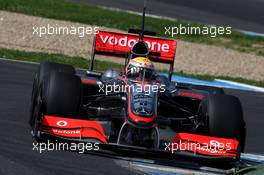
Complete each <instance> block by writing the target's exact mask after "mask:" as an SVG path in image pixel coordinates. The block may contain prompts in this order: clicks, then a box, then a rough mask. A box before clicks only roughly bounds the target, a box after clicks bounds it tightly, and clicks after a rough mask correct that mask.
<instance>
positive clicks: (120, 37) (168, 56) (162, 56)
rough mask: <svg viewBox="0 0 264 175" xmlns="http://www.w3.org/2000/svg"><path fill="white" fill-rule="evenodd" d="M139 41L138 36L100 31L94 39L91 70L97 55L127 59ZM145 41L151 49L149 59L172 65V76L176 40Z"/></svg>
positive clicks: (147, 38) (152, 39)
mask: <svg viewBox="0 0 264 175" xmlns="http://www.w3.org/2000/svg"><path fill="white" fill-rule="evenodd" d="M138 40H139V38H138V35H136V34H131V33H118V32H108V31H99V32H98V33H97V34H96V35H95V38H94V45H93V52H92V58H91V59H92V61H91V67H90V69H91V70H93V64H94V57H95V55H96V54H100V55H108V56H114V57H121V58H127V57H128V55H129V54H130V51H131V48H132V47H133V45H134V44H135V43H136V42H137V41H138ZM144 41H145V42H146V43H147V45H148V47H149V51H150V56H149V59H150V60H151V61H153V62H159V63H165V64H170V74H172V72H173V64H174V59H175V54H176V46H177V42H176V40H171V39H163V38H158V37H152V36H145V37H144ZM151 53H153V54H151Z"/></svg>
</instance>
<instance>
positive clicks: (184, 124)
mask: <svg viewBox="0 0 264 175" xmlns="http://www.w3.org/2000/svg"><path fill="white" fill-rule="evenodd" d="M144 14H145V13H143V19H144V17H145V15H144ZM143 21H144V20H143ZM142 26H144V23H143V25H142ZM151 35H153V33H152V32H147V31H144V27H143V29H142V30H129V32H128V33H116V32H107V31H99V32H98V33H97V34H96V36H95V40H94V46H93V54H92V58H91V66H90V68H89V69H88V70H87V72H86V73H85V74H77V73H76V71H75V69H74V68H73V67H72V66H69V65H64V64H57V63H49V62H44V63H41V64H40V65H39V68H38V71H37V73H36V75H35V78H34V84H33V90H32V97H31V110H30V111H31V114H30V126H31V128H32V135H33V136H34V137H35V138H36V140H40V139H45V138H46V137H47V136H53V137H55V138H60V139H61V140H65V141H76V142H93V143H99V144H100V145H111V146H116V147H125V148H129V149H131V150H133V149H141V150H145V151H148V152H149V151H151V152H152V151H153V152H155V151H158V152H164V153H167V152H170V153H173V154H176V155H178V154H184V155H191V156H195V157H203V158H209V159H210V158H213V159H216V158H227V159H228V160H234V161H236V160H238V159H239V156H240V152H243V149H244V146H245V145H244V143H245V122H244V120H243V114H242V108H241V104H240V101H239V99H238V98H236V97H234V96H231V95H226V94H224V91H223V89H221V88H216V87H206V86H194V85H190V84H188V85H187V84H181V83H177V82H173V81H171V77H172V74H173V65H174V58H175V53H176V44H177V42H176V41H175V40H169V39H162V38H157V37H154V36H151ZM96 54H101V55H105V56H117V57H121V58H125V59H124V62H125V66H124V68H125V71H120V70H117V69H114V68H111V69H109V70H108V71H106V72H105V73H102V72H98V71H95V70H93V66H94V59H95V55H96ZM152 62H158V63H163V64H168V65H169V66H170V69H169V73H168V76H165V75H164V74H162V75H161V74H158V73H156V72H155V70H154V65H153V63H152Z"/></svg>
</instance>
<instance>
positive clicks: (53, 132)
mask: <svg viewBox="0 0 264 175" xmlns="http://www.w3.org/2000/svg"><path fill="white" fill-rule="evenodd" d="M106 130H108V129H105V126H104V124H103V123H102V122H101V121H92V120H80V119H73V118H65V117H58V116H48V115H45V116H44V117H43V121H42V126H41V133H42V134H44V135H50V136H53V137H56V138H60V139H62V140H65V141H74V142H96V143H100V145H101V146H102V148H110V149H112V150H113V148H116V149H121V150H122V149H123V150H133V151H141V152H145V153H150V152H151V153H159V154H160V153H165V154H171V155H175V156H176V155H177V157H181V156H184V157H186V156H187V157H196V158H200V159H210V160H211V159H213V160H233V161H236V160H237V159H238V158H239V155H240V152H239V149H238V141H237V140H235V139H226V138H218V137H211V136H204V135H198V134H189V133H175V135H174V136H173V137H172V139H170V140H167V141H166V142H163V143H161V144H160V145H161V146H160V148H159V149H149V148H143V147H135V146H128V145H119V144H116V143H111V142H109V140H108V138H109V137H108V134H107V132H108V131H106Z"/></svg>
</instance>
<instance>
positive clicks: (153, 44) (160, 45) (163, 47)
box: [99, 34, 170, 52]
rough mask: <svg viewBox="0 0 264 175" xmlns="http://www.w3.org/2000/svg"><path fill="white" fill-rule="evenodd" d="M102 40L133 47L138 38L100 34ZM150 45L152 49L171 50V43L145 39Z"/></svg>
mask: <svg viewBox="0 0 264 175" xmlns="http://www.w3.org/2000/svg"><path fill="white" fill-rule="evenodd" d="M99 36H100V40H101V42H102V43H103V44H104V45H105V44H109V45H111V46H114V45H117V46H121V47H129V48H131V47H133V46H134V44H135V43H136V42H137V39H128V37H127V36H124V37H119V38H117V37H115V36H109V35H100V34H99ZM145 42H146V44H147V45H148V47H149V49H150V50H151V51H157V52H169V51H170V45H169V44H168V43H164V42H163V43H161V42H159V41H147V40H146V41H145Z"/></svg>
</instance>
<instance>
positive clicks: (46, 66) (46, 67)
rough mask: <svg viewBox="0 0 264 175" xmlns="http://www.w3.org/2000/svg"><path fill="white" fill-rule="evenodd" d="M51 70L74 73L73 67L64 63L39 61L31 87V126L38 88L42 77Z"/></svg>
mask: <svg viewBox="0 0 264 175" xmlns="http://www.w3.org/2000/svg"><path fill="white" fill-rule="evenodd" d="M52 72H64V73H68V74H71V75H74V74H75V69H74V67H72V66H70V65H65V64H58V63H51V62H43V63H40V65H39V67H38V70H37V72H36V74H35V76H34V81H33V88H32V94H31V104H30V119H29V124H30V126H31V127H32V125H33V124H34V123H33V113H34V105H36V98H37V94H38V90H39V89H40V85H41V83H42V82H43V80H44V78H45V77H47V76H48V75H49V74H51V73H52Z"/></svg>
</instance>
